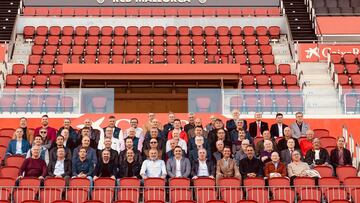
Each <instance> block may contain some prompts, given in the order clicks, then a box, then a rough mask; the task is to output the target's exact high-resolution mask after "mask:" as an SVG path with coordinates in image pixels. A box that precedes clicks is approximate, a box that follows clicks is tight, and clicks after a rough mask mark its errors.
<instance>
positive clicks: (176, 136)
mask: <svg viewBox="0 0 360 203" xmlns="http://www.w3.org/2000/svg"><path fill="white" fill-rule="evenodd" d="M171 140H176V141H177V145H178V146H180V147H181V148H182V149H183V150H184V152H185V153H187V144H186V142H185V140H183V139H181V138H180V130H179V129H174V130H173V131H172V139H171ZM171 140H168V141H167V142H166V153H167V152H169V151H170V150H171V147H170V141H171Z"/></svg>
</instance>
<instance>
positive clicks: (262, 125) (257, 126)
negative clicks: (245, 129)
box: [249, 112, 269, 138]
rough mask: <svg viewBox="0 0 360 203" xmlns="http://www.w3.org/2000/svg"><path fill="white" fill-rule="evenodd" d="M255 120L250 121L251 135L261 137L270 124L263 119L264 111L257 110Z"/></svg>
mask: <svg viewBox="0 0 360 203" xmlns="http://www.w3.org/2000/svg"><path fill="white" fill-rule="evenodd" d="M254 117H255V121H254V122H252V123H250V125H249V133H250V135H251V137H253V138H254V137H261V135H262V133H263V132H264V131H265V130H269V125H268V123H266V122H263V121H261V119H262V113H260V112H256V113H255V116H254Z"/></svg>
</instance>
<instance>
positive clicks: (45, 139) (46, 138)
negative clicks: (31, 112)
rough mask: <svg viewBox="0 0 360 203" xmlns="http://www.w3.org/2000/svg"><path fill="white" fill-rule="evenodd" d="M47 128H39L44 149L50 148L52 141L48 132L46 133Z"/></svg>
mask: <svg viewBox="0 0 360 203" xmlns="http://www.w3.org/2000/svg"><path fill="white" fill-rule="evenodd" d="M47 133H48V132H47V129H46V128H41V129H40V130H39V135H40V136H41V138H42V140H43V143H42V144H43V145H44V147H45V148H46V149H48V150H50V148H51V146H52V143H53V141H52V140H51V139H50V138H49V136H48V134H47ZM55 141H56V139H55V140H54V142H55Z"/></svg>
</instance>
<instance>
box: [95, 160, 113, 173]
mask: <svg viewBox="0 0 360 203" xmlns="http://www.w3.org/2000/svg"><path fill="white" fill-rule="evenodd" d="M108 164H109V172H110V174H111V176H112V175H114V176H115V177H116V175H117V173H118V172H117V165H116V164H115V163H114V162H112V161H111V160H110V161H109V163H108ZM103 167H104V162H103V161H102V160H100V161H99V162H98V163H97V164H96V167H95V170H94V176H97V177H105V176H103V174H102V170H103ZM111 176H110V177H111Z"/></svg>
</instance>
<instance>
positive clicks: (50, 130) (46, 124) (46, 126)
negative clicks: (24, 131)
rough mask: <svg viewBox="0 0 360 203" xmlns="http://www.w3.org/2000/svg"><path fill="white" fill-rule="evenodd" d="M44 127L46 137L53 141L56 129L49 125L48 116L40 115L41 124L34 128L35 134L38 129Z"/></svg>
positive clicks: (37, 132)
mask: <svg viewBox="0 0 360 203" xmlns="http://www.w3.org/2000/svg"><path fill="white" fill-rule="evenodd" d="M43 129H45V130H46V132H47V137H48V139H49V140H50V141H52V142H55V140H56V129H55V128H53V127H50V126H49V116H48V115H43V116H42V117H41V126H40V127H38V128H36V129H35V135H39V134H40V131H41V130H43Z"/></svg>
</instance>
